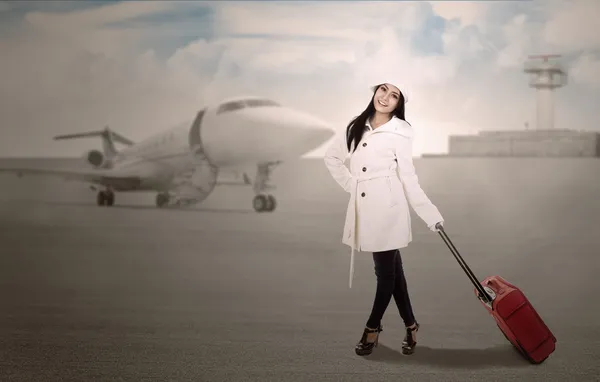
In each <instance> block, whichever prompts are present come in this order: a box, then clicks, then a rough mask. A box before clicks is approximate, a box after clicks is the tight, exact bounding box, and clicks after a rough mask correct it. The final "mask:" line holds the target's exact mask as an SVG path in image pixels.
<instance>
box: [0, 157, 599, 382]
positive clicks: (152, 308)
mask: <svg viewBox="0 0 600 382" xmlns="http://www.w3.org/2000/svg"><path fill="white" fill-rule="evenodd" d="M48 163H49V162H47V161H44V165H48ZM416 166H417V171H418V173H419V174H420V180H421V185H422V186H423V188H424V189H425V191H426V192H427V194H428V195H429V197H430V198H431V199H432V200H433V201H434V203H435V204H436V205H437V206H438V208H439V209H440V211H441V212H442V214H443V215H444V217H445V219H446V224H445V227H446V231H447V233H448V235H449V236H450V238H451V239H452V240H453V242H454V244H455V245H456V246H457V248H458V249H459V251H460V252H461V254H462V255H463V257H464V258H465V260H466V261H467V262H468V264H469V265H470V266H471V268H472V269H473V271H474V272H475V274H476V275H477V276H478V277H479V279H483V278H484V277H486V276H488V275H493V274H497V275H501V276H503V277H504V278H506V279H507V280H508V281H510V282H512V283H514V284H515V285H517V286H518V287H520V288H521V289H522V290H523V291H524V292H525V294H526V295H527V297H528V298H529V299H530V301H531V302H532V304H533V305H534V307H535V308H536V309H537V311H538V313H539V314H540V315H541V317H542V318H543V319H544V320H545V322H546V324H547V325H548V326H549V327H550V329H551V330H552V331H553V333H554V334H555V336H556V338H557V340H558V342H557V344H556V346H557V349H556V351H555V352H554V353H553V354H552V355H551V356H550V357H549V358H548V359H547V360H546V361H545V362H544V363H542V364H540V365H532V364H529V363H528V362H527V361H526V360H525V359H523V358H522V357H521V356H520V354H519V353H518V352H517V351H516V349H514V348H513V346H512V345H511V344H510V343H509V342H508V341H507V340H506V339H505V338H504V336H503V335H502V333H501V332H500V331H499V330H498V328H497V326H496V324H495V322H494V320H493V318H492V317H491V316H489V314H488V313H487V312H486V310H485V308H484V307H483V306H482V304H481V303H480V302H479V301H478V300H477V298H476V297H475V294H474V291H473V286H472V284H471V283H470V281H469V279H468V278H467V276H466V275H465V273H464V272H463V271H462V269H461V268H460V266H459V264H458V263H457V262H456V260H455V259H454V257H453V256H452V254H451V252H450V251H449V250H448V248H447V247H446V245H445V244H444V242H443V240H442V239H441V238H440V237H439V235H438V234H437V233H434V232H431V231H429V230H428V229H427V228H426V227H425V226H424V224H423V222H422V221H421V220H420V219H419V218H418V217H417V216H416V215H414V214H413V230H414V231H413V242H412V243H411V244H410V246H409V247H408V248H405V249H403V250H402V256H403V263H404V267H405V272H406V275H407V279H408V286H409V292H410V295H411V299H412V303H413V308H414V311H415V315H416V317H417V320H418V321H419V323H420V324H421V329H420V330H419V332H418V333H417V341H418V345H417V348H416V352H415V354H414V355H412V356H403V355H402V354H401V343H402V340H403V337H404V330H403V324H402V321H401V319H400V316H399V314H398V310H397V308H396V306H395V304H394V301H393V300H392V301H391V302H390V305H389V307H388V310H387V312H386V315H385V316H384V320H383V326H384V331H383V332H382V333H381V334H380V342H379V346H378V347H377V348H376V349H375V351H374V353H373V354H372V355H370V356H367V357H359V356H357V355H355V353H354V346H355V344H356V342H357V341H358V340H359V338H360V336H361V334H362V329H363V327H364V325H365V323H366V320H367V317H368V314H369V312H370V309H371V304H372V300H373V296H374V293H375V275H374V269H373V262H372V257H371V255H370V254H369V253H359V254H358V256H357V259H356V270H355V279H354V283H353V287H352V288H351V289H349V288H348V270H349V248H348V247H346V246H344V245H343V244H341V232H342V228H343V221H344V214H345V208H346V203H347V200H348V195H347V194H346V193H345V192H344V191H343V190H341V188H339V186H338V185H337V184H336V183H334V181H333V180H332V179H331V178H330V177H329V175H328V173H327V172H326V169H325V168H324V166H323V163H322V161H321V160H319V159H317V160H304V161H299V162H298V163H291V164H284V165H282V167H281V168H279V169H276V170H275V173H274V178H273V180H274V182H275V183H276V184H277V186H278V189H277V190H275V191H274V192H273V194H274V195H276V196H277V198H278V202H279V203H278V209H277V210H276V211H275V212H274V213H271V214H257V213H255V212H254V211H253V210H252V204H251V199H252V190H251V189H250V188H240V187H230V188H218V189H215V192H214V194H213V195H211V196H210V197H209V199H207V200H206V201H205V203H203V204H202V205H199V206H197V207H196V208H192V209H188V210H159V209H157V208H155V207H154V204H153V200H154V195H153V194H147V195H146V194H141V195H137V194H117V202H116V205H115V206H114V207H110V208H108V207H97V206H96V205H95V193H94V192H92V191H90V190H89V189H86V186H85V185H82V184H79V183H73V182H64V181H62V180H60V179H53V178H50V177H45V176H35V177H27V176H26V177H24V178H17V177H16V176H14V175H7V174H2V175H0V186H1V189H2V193H1V194H0V242H1V243H2V247H1V248H2V250H1V252H0V283H1V288H0V302H1V305H0V306H1V309H0V338H2V341H0V380H1V381H55V380H57V381H58V380H60V381H92V380H102V381H106V380H115V381H150V380H152V381H166V380H177V381H184V380H185V381H211V382H212V381H308V380H316V381H398V380H403V381H413V380H414V381H417V380H418V381H579V382H582V381H598V380H600V324H599V318H600V308H599V304H598V303H597V298H598V296H599V295H600V281H599V279H598V274H599V271H600V261H599V257H598V256H599V253H600V242H599V241H598V237H599V236H598V227H600V224H599V223H600V200H599V198H598V195H600V193H599V192H600V160H599V159H590V158H587V159H566V160H565V159H562V160H560V159H543V158H542V159H540V158H537V159H510V158H503V159H497V158H496V159H479V158H476V159H475V158H461V159H456V158H455V159H450V158H430V159H421V160H418V161H417V162H416ZM594 301H596V302H594Z"/></svg>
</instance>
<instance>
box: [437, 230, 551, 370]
mask: <svg viewBox="0 0 600 382" xmlns="http://www.w3.org/2000/svg"><path fill="white" fill-rule="evenodd" d="M437 228H438V229H439V231H438V233H439V234H440V236H441V237H442V239H443V240H444V242H445V243H446V245H448V248H449V249H450V251H451V252H452V254H453V255H454V257H455V258H456V260H457V261H458V263H459V264H460V266H461V267H462V269H463V270H464V271H465V273H466V274H467V276H469V279H470V280H471V282H473V285H475V290H474V291H475V295H476V296H477V297H478V298H479V301H481V303H482V304H483V306H485V308H486V309H487V311H488V312H489V313H490V315H491V316H492V317H494V320H496V324H497V325H498V327H499V328H500V330H501V331H502V333H504V336H505V337H506V339H507V340H508V341H509V342H510V343H512V344H513V345H514V346H515V347H516V348H517V349H518V350H519V351H520V352H521V354H522V355H523V357H525V358H526V359H527V360H529V362H531V363H534V364H539V363H542V362H544V360H546V358H548V356H549V355H550V354H552V353H553V352H554V350H555V347H556V345H555V344H556V338H555V337H554V335H553V334H552V332H551V331H550V329H549V328H548V327H547V326H546V324H545V323H544V321H543V320H542V319H541V317H540V316H539V315H538V313H537V312H536V310H535V309H534V308H533V306H532V305H531V303H530V302H529V300H528V299H527V297H525V295H524V294H523V292H522V291H521V290H520V289H519V288H517V287H516V286H514V285H512V284H510V283H509V282H507V281H506V280H504V279H503V278H502V277H500V276H489V277H487V278H485V279H484V280H483V281H482V282H481V283H480V282H478V279H477V278H476V277H475V274H473V272H472V271H471V269H470V268H469V266H468V265H467V263H465V261H464V260H463V258H462V257H461V255H460V254H459V253H458V250H457V249H456V247H455V246H454V244H452V241H450V238H449V237H448V235H447V234H446V232H445V231H444V228H443V227H442V226H441V225H438V226H437Z"/></svg>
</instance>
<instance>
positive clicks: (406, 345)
mask: <svg viewBox="0 0 600 382" xmlns="http://www.w3.org/2000/svg"><path fill="white" fill-rule="evenodd" d="M416 324H417V326H415V327H414V328H406V337H404V341H403V342H402V354H404V355H410V354H413V353H414V352H415V346H417V341H415V340H414V339H413V336H412V332H418V331H419V327H420V326H421V325H419V323H418V322H417V323H416Z"/></svg>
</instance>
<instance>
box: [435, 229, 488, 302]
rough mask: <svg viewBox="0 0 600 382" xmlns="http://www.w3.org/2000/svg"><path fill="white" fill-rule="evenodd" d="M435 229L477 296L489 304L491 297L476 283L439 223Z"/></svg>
mask: <svg viewBox="0 0 600 382" xmlns="http://www.w3.org/2000/svg"><path fill="white" fill-rule="evenodd" d="M435 228H437V229H438V233H439V234H440V236H441V237H442V239H443V240H444V242H445V243H446V245H447V246H448V248H449V249H450V252H452V254H453V255H454V258H455V259H456V261H458V264H459V265H460V266H461V268H462V269H463V271H465V273H466V274H467V276H468V277H469V279H470V280H471V282H472V283H473V285H474V286H475V288H476V289H477V291H478V292H479V296H481V297H483V298H485V300H487V301H486V302H488V303H491V302H492V300H493V299H492V297H491V296H490V295H489V293H487V292H486V291H485V289H484V288H483V286H482V285H481V283H480V282H479V281H478V279H477V277H475V274H474V273H473V271H472V270H471V268H469V266H468V265H467V263H466V262H465V260H464V259H463V258H462V256H461V255H460V253H458V250H457V249H456V247H455V246H454V244H453V243H452V240H450V238H449V237H448V235H447V234H446V231H445V230H444V227H443V226H442V225H441V224H440V223H437V224H436V225H435Z"/></svg>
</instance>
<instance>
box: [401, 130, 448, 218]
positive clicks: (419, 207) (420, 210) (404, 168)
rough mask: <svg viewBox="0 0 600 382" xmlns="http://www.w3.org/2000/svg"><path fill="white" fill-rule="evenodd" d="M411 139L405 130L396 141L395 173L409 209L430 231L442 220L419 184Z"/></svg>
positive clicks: (408, 132)
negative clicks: (411, 209) (410, 208)
mask: <svg viewBox="0 0 600 382" xmlns="http://www.w3.org/2000/svg"><path fill="white" fill-rule="evenodd" d="M413 137H414V134H413V132H412V128H406V133H405V134H403V135H402V136H400V137H399V139H398V144H397V145H396V150H395V151H396V160H397V162H398V169H397V171H398V175H399V177H400V180H401V181H402V185H403V186H404V191H405V193H406V197H407V199H408V202H409V203H410V205H411V207H412V208H413V210H415V212H416V213H417V215H419V217H420V218H421V219H422V220H423V221H424V222H425V224H427V227H428V228H429V229H432V227H434V226H435V224H436V223H438V222H441V223H443V222H444V218H443V217H442V215H441V214H440V212H439V210H438V209H437V207H436V206H435V205H434V204H433V203H432V202H431V200H429V198H428V197H427V195H426V194H425V191H423V189H422V188H421V185H420V184H419V178H418V176H417V174H416V171H415V166H414V164H413Z"/></svg>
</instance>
